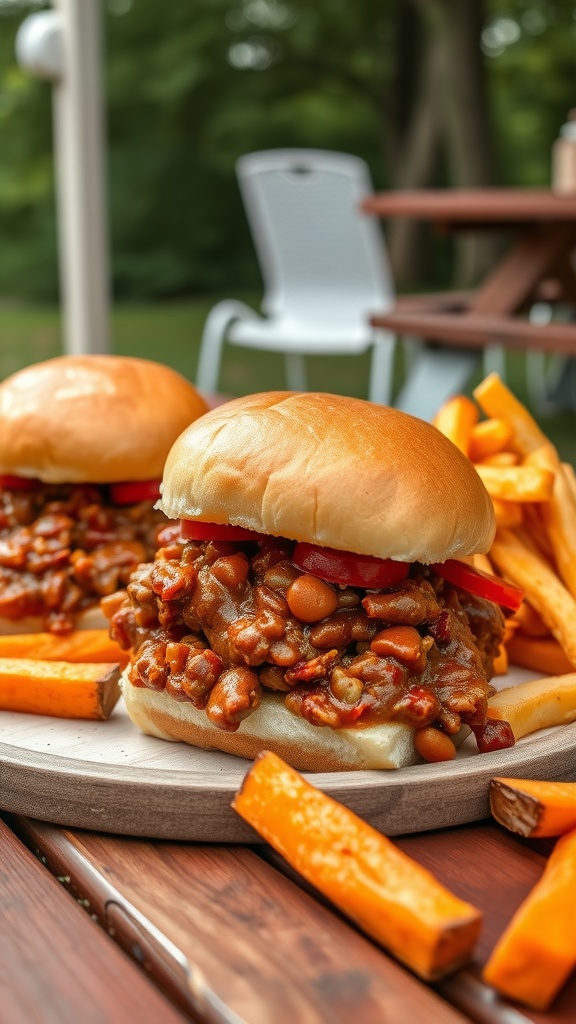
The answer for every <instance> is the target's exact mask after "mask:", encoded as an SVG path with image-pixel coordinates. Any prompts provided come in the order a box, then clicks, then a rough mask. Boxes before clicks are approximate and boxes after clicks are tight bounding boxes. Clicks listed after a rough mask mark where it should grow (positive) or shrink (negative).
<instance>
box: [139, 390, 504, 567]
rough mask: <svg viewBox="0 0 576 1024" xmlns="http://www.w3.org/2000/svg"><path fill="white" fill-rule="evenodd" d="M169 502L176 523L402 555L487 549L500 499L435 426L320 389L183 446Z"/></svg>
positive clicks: (253, 403)
mask: <svg viewBox="0 0 576 1024" xmlns="http://www.w3.org/2000/svg"><path fill="white" fill-rule="evenodd" d="M161 490H162V499H161V501H160V502H159V505H158V507H159V508H161V509H162V510H163V511H164V512H165V514H166V515H167V516H169V517H170V518H172V519H200V520H203V521H204V522H212V523H230V524H233V525H235V526H244V527H247V528H248V529H251V530H257V531H258V532H259V533H270V534H274V535H275V536H281V537H288V538H290V539H292V540H298V541H307V542H309V543H312V544H319V545H322V546H325V547H332V548H338V549H340V550H344V551H354V552H357V553H358V554H365V555H374V556H376V557H378V558H394V559H396V560H398V561H403V562H414V561H418V562H424V563H426V564H429V563H431V562H442V561H444V560H445V559H447V558H454V557H458V556H464V555H471V554H474V553H475V552H481V551H487V550H488V548H489V547H490V544H491V543H492V540H493V537H494V529H495V525H494V512H493V508H492V502H491V500H490V498H489V496H488V493H487V491H486V489H485V488H484V485H483V483H482V481H481V480H480V478H479V476H478V474H477V473H476V471H475V469H474V467H473V466H472V464H471V462H469V460H468V459H467V458H466V456H465V455H463V454H462V452H460V451H459V450H458V448H456V447H455V445H453V444H452V442H451V441H449V440H448V439H447V438H446V437H444V435H443V434H441V433H440V432H439V431H438V430H436V428H435V427H433V426H431V425H430V424H429V423H425V422H424V421H423V420H419V419H416V418H415V417H413V416H408V415H407V414H406V413H402V412H398V410H396V409H390V408H388V407H386V406H382V405H375V404H372V403H370V402H364V401H362V400H361V399H356V398H345V397H342V396H337V395H328V394H315V393H310V392H308V393H302V394H300V393H291V392H282V391H276V392H268V393H265V394H258V395H249V396H248V397H246V398H239V399H237V400H235V401H233V402H229V403H228V404H227V405H225V406H222V407H220V408H218V409H214V410H213V411H212V412H209V413H208V414H207V415H206V416H203V417H202V419H201V420H198V421H197V422H196V423H193V424H192V426H190V427H188V429H187V430H185V431H184V433H183V434H182V435H181V437H179V438H178V440H177V441H176V442H175V444H174V446H173V448H172V450H171V452H170V454H169V456H168V459H167V461H166V467H165V471H164V480H163V483H162V489H161Z"/></svg>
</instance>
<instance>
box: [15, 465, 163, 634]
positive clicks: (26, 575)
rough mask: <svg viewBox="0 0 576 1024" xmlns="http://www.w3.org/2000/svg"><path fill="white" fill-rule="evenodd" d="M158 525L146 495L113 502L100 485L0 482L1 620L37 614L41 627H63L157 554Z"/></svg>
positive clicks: (61, 629) (65, 629) (53, 629)
mask: <svg viewBox="0 0 576 1024" xmlns="http://www.w3.org/2000/svg"><path fill="white" fill-rule="evenodd" d="M163 525H164V526H165V525H166V519H165V517H164V515H163V514H162V513H161V512H155V511H154V509H153V508H152V502H151V501H147V502H141V503H139V504H137V505H130V506H124V507H115V506H113V505H111V504H110V503H109V502H108V500H107V496H106V488H105V487H97V486H92V485H51V484H50V485H49V484H38V485H37V486H36V487H33V488H31V489H30V490H22V491H20V490H10V489H9V488H0V618H4V619H10V620H12V621H14V622H18V621H19V620H21V619H23V618H26V617H27V616H34V617H40V618H41V620H42V623H43V626H44V629H47V630H50V631H51V632H54V633H65V632H68V631H69V630H70V629H72V628H73V626H74V621H75V616H76V615H77V614H78V613H79V612H82V611H84V610H85V609H87V608H90V607H91V606H93V605H96V604H98V602H99V600H100V598H101V597H103V596H104V595H106V594H111V593H113V592H114V591H116V590H117V589H118V588H119V587H124V586H126V584H127V583H128V580H129V578H130V574H131V572H132V571H133V569H134V568H135V567H136V566H137V565H138V564H139V563H140V562H146V561H148V560H149V559H151V558H153V557H154V554H155V552H156V549H157V547H158V541H157V535H158V531H159V529H160V528H161V527H162V526H163Z"/></svg>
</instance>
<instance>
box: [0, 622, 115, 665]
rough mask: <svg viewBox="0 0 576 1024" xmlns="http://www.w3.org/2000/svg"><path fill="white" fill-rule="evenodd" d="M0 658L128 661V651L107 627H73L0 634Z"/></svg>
mask: <svg viewBox="0 0 576 1024" xmlns="http://www.w3.org/2000/svg"><path fill="white" fill-rule="evenodd" d="M0 658H40V659H42V660H43V661H73V662H76V661H90V662H93V663H96V662H108V663H110V662H116V661H117V662H118V663H119V664H120V665H127V664H128V652H127V651H123V650H122V648H121V647H119V646H118V644H117V643H116V641H115V640H111V639H110V637H109V635H108V630H107V629H75V630H73V632H72V633H66V634H65V635H64V636H57V635H56V634H55V633H14V634H6V635H1V636H0Z"/></svg>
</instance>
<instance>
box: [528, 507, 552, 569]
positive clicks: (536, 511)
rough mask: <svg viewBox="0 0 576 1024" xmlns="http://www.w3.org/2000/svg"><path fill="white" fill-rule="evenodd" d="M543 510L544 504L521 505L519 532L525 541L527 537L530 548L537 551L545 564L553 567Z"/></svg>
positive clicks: (550, 545)
mask: <svg viewBox="0 0 576 1024" xmlns="http://www.w3.org/2000/svg"><path fill="white" fill-rule="evenodd" d="M543 508H544V502H539V503H536V504H534V505H530V504H529V503H526V504H525V505H522V517H523V519H524V529H523V530H522V531H521V532H522V536H523V538H524V539H525V538H526V537H527V536H529V537H530V540H531V544H532V547H534V549H535V550H536V551H539V552H540V554H541V555H542V557H543V558H544V559H545V560H546V561H547V562H550V565H554V552H553V550H552V544H551V542H550V538H549V536H548V534H547V532H546V527H545V526H544V519H543V517H542V510H543Z"/></svg>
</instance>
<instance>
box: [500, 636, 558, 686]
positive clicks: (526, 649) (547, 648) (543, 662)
mask: <svg viewBox="0 0 576 1024" xmlns="http://www.w3.org/2000/svg"><path fill="white" fill-rule="evenodd" d="M505 643H506V649H507V651H508V657H509V659H510V661H511V663H512V664H513V665H520V667H521V668H529V669H532V671H533V672H542V673H544V674H545V675H550V676H552V675H558V676H560V675H565V674H566V673H567V672H571V671H572V668H573V666H572V665H571V664H570V661H569V660H568V658H567V657H566V655H565V653H564V651H563V650H562V648H561V647H560V644H559V643H558V641H557V640H555V639H554V637H552V636H548V637H535V636H526V635H525V634H523V633H520V632H519V631H518V632H516V633H514V634H513V635H511V636H509V637H508V638H507V639H506V638H505Z"/></svg>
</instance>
